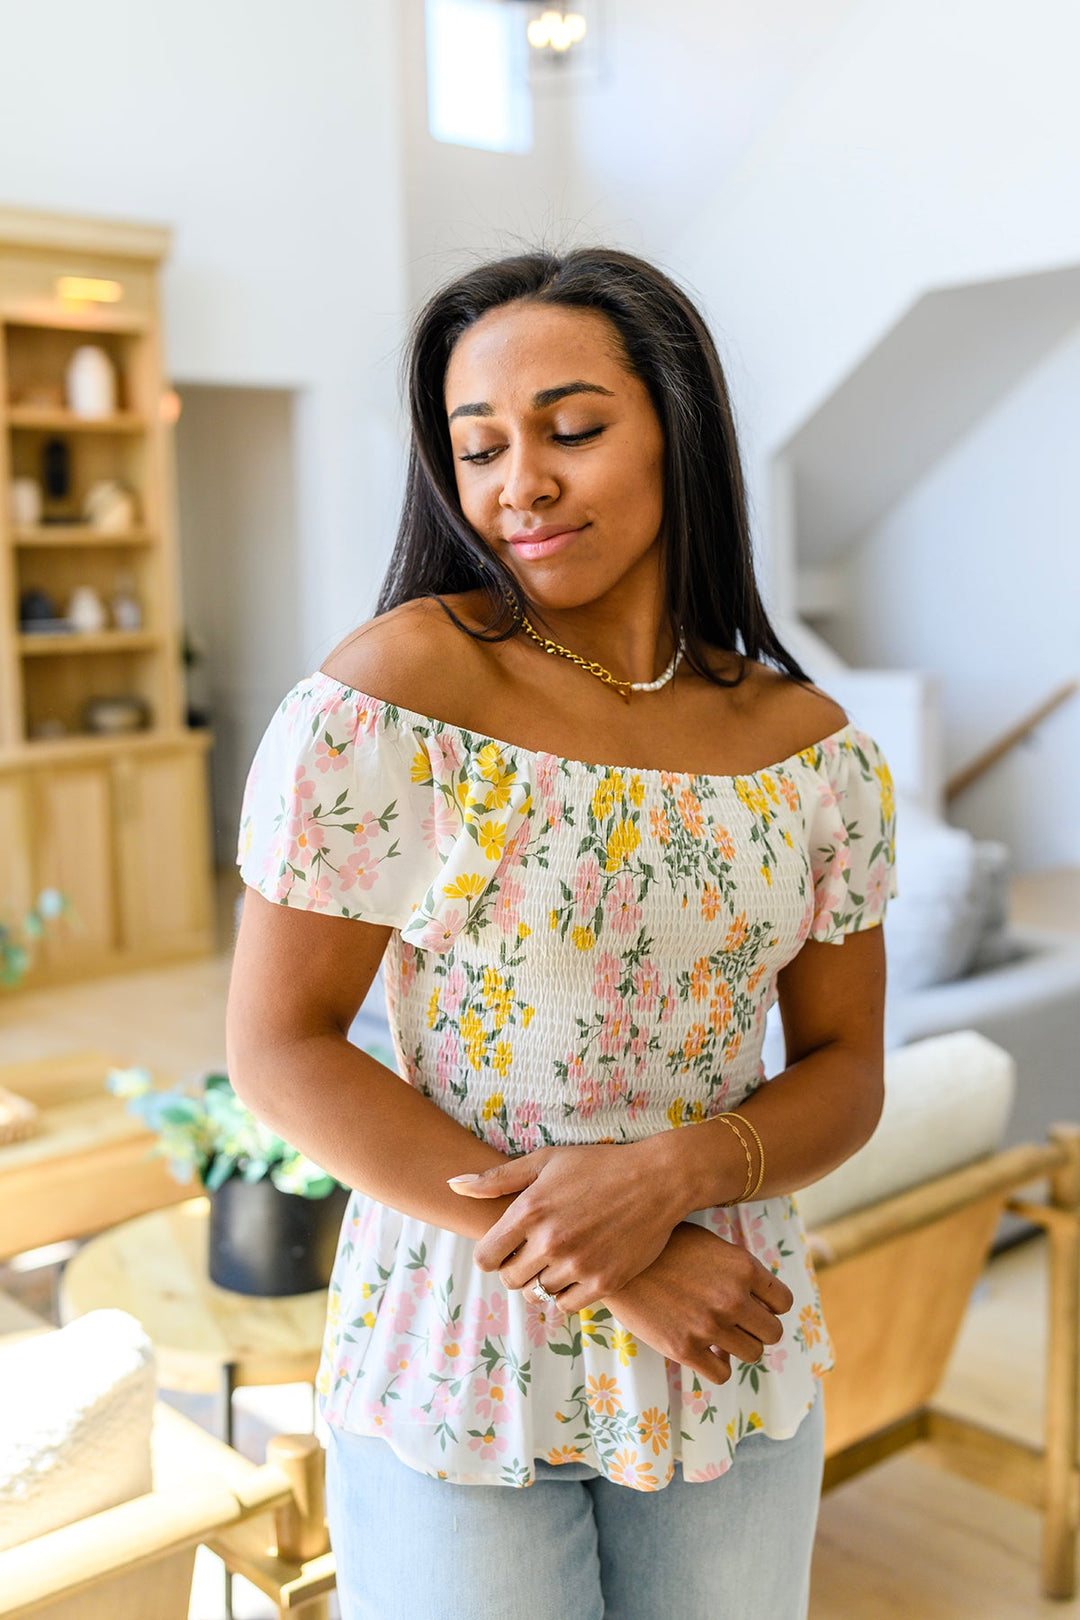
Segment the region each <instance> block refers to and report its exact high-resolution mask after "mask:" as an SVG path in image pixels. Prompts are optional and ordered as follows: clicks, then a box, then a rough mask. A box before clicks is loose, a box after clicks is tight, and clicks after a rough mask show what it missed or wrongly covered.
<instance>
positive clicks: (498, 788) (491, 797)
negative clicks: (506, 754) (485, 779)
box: [487, 765, 517, 810]
mask: <svg viewBox="0 0 1080 1620" xmlns="http://www.w3.org/2000/svg"><path fill="white" fill-rule="evenodd" d="M516 776H517V771H515V770H514V769H513V768H512V767H511V766H509V765H508V766H507V767H506V769H505V770H504V771H500V773H499V775H498V776H497V777H496V778H495V780H494V781H493V782H492V784H491V787H490V789H489V791H488V796H487V802H488V806H489V808H490V809H492V810H505V809H506V806H507V805H508V804H509V803H510V788H511V786H512V785H513V782H514V778H515V777H516Z"/></svg>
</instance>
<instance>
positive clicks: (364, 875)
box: [338, 844, 379, 889]
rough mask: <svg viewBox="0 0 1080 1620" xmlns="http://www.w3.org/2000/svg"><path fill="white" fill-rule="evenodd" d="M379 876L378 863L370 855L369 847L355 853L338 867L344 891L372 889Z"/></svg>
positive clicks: (339, 878) (362, 847)
mask: <svg viewBox="0 0 1080 1620" xmlns="http://www.w3.org/2000/svg"><path fill="white" fill-rule="evenodd" d="M378 875H379V866H378V862H377V861H376V860H375V859H374V858H373V857H372V856H371V855H370V854H369V853H368V848H367V845H366V844H364V845H362V846H361V847H360V849H356V850H354V851H353V853H352V854H351V855H349V856H348V857H347V858H346V859H345V860H343V861H342V863H341V865H340V866H339V867H338V880H339V882H340V884H341V887H342V888H343V889H351V888H352V887H353V885H354V884H355V886H356V887H357V888H358V889H371V888H373V887H374V885H375V880H376V879H377V878H378Z"/></svg>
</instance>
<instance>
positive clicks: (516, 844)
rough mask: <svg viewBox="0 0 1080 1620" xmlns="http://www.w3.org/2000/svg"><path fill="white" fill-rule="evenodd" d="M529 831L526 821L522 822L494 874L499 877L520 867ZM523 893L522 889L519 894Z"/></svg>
mask: <svg viewBox="0 0 1080 1620" xmlns="http://www.w3.org/2000/svg"><path fill="white" fill-rule="evenodd" d="M530 831H531V829H530V827H529V823H528V822H527V821H524V822H522V824H521V826H520V827H519V828H518V830H517V832H516V833H515V834H514V836H513V838H511V840H510V842H509V843H508V844H507V846H506V849H505V851H504V852H503V858H502V860H501V861H500V862H499V864H498V866H497V867H496V868H495V870H496V872H498V873H499V874H500V875H501V874H502V873H504V872H512V871H513V870H514V868H515V866H520V865H521V861H522V857H523V855H524V854H525V845H526V844H527V843H528V842H529V833H530ZM504 886H505V885H504ZM524 892H525V891H524V889H522V891H521V893H522V894H524Z"/></svg>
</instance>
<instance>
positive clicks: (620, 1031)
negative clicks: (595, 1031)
mask: <svg viewBox="0 0 1080 1620" xmlns="http://www.w3.org/2000/svg"><path fill="white" fill-rule="evenodd" d="M629 1036H630V1014H629V1011H628V1009H627V1006H626V1002H625V1001H619V1002H616V1004H615V1005H614V1006H613V1007H612V1008H611V1010H610V1012H607V1013H605V1014H604V1023H603V1027H602V1028H601V1030H600V1038H599V1040H598V1041H597V1045H598V1046H599V1048H600V1051H601V1052H602V1053H603V1055H604V1056H605V1057H622V1055H623V1052H624V1050H625V1048H626V1043H627V1040H628V1039H629Z"/></svg>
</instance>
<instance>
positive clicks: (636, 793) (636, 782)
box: [630, 776, 645, 807]
mask: <svg viewBox="0 0 1080 1620" xmlns="http://www.w3.org/2000/svg"><path fill="white" fill-rule="evenodd" d="M644 797H645V788H644V785H643V783H642V780H641V777H640V776H632V777H631V778H630V803H631V804H632V805H636V806H639V807H640V805H641V802H642V800H643V799H644Z"/></svg>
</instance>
